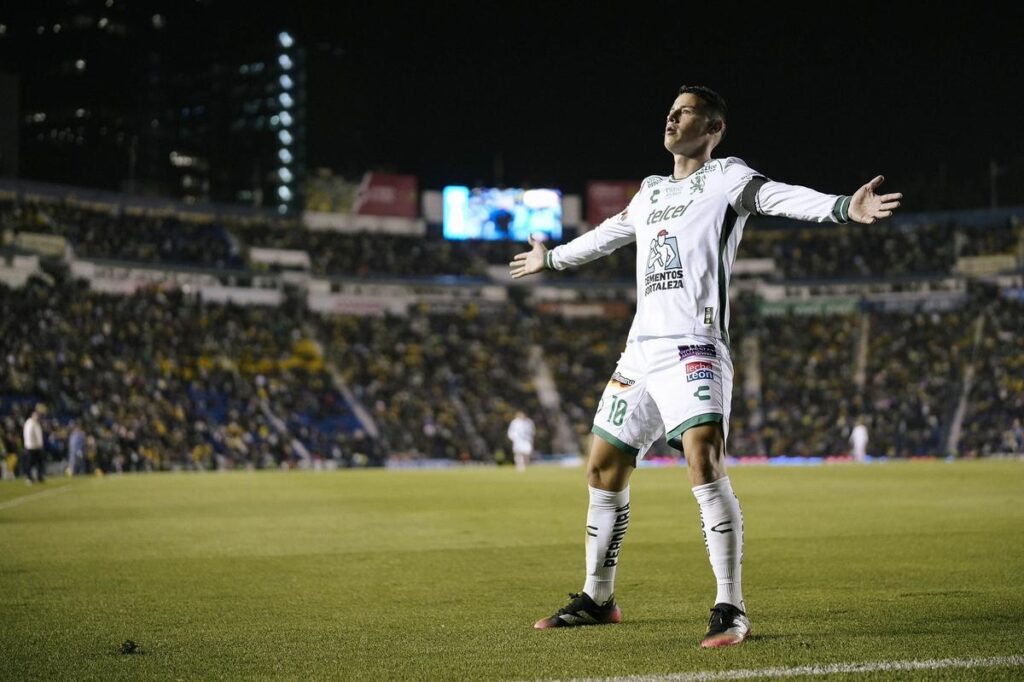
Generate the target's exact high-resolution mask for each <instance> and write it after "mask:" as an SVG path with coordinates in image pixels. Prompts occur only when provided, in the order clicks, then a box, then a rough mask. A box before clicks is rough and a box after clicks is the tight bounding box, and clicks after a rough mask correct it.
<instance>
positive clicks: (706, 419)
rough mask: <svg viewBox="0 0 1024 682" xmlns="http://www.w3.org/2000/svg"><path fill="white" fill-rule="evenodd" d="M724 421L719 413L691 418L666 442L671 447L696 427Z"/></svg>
mask: <svg viewBox="0 0 1024 682" xmlns="http://www.w3.org/2000/svg"><path fill="white" fill-rule="evenodd" d="M722 420H723V417H722V415H721V414H719V413H717V412H708V413H707V414H698V415H697V416H696V417H690V418H689V419H687V420H686V421H684V422H683V423H682V424H680V425H679V426H677V427H676V428H674V429H672V430H671V431H669V432H668V435H667V436H666V437H665V440H667V441H670V442H669V445H671V444H672V443H671V441H672V440H674V439H676V438H680V439H681V438H682V436H683V434H684V433H686V432H687V431H688V430H690V429H692V428H693V427H694V426H700V425H701V424H712V423H721V422H722ZM595 428H596V427H595ZM679 449H680V450H682V448H679Z"/></svg>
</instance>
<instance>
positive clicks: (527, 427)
mask: <svg viewBox="0 0 1024 682" xmlns="http://www.w3.org/2000/svg"><path fill="white" fill-rule="evenodd" d="M534 433H536V427H535V426H534V424H533V420H532V419H530V418H529V417H527V416H526V413H524V412H523V411H522V410H520V411H519V412H516V416H515V419H513V420H512V422H511V423H509V425H508V439H509V440H510V441H512V455H513V457H514V458H515V462H516V470H517V471H526V467H527V465H528V464H529V463H530V456H531V455H532V454H533V435H534Z"/></svg>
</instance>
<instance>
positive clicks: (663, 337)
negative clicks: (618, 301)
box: [510, 86, 902, 648]
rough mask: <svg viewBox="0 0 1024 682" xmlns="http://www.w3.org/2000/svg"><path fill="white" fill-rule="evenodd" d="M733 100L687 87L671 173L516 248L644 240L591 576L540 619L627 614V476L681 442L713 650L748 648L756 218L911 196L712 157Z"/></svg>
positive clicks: (614, 404)
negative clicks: (739, 365) (748, 405)
mask: <svg viewBox="0 0 1024 682" xmlns="http://www.w3.org/2000/svg"><path fill="white" fill-rule="evenodd" d="M725 119H726V106H725V102H724V101H723V100H722V98H721V96H719V95H718V94H717V93H715V92H714V91H712V90H710V89H708V88H704V87H699V86H697V87H691V86H684V87H683V88H681V89H680V91H679V96H678V97H676V99H675V101H674V102H673V103H672V107H671V109H670V110H669V114H668V118H667V121H666V125H665V132H664V144H665V148H666V149H667V150H668V151H669V152H670V153H671V154H672V157H673V160H674V165H673V172H672V175H670V176H651V177H648V178H647V179H645V180H644V182H643V184H642V185H641V188H640V191H639V192H638V193H637V194H636V196H634V197H633V199H632V201H631V202H630V204H629V206H628V207H627V208H626V210H624V211H623V212H622V213H621V214H619V215H618V216H615V217H613V218H609V219H608V220H606V221H605V222H603V223H601V224H600V225H599V226H597V228H595V229H593V230H591V231H590V232H587V233H585V234H583V235H581V236H579V237H577V238H576V239H574V240H572V241H571V242H569V243H568V244H564V245H562V246H559V247H557V248H555V249H552V250H551V251H548V250H547V249H546V248H545V247H544V245H543V244H541V243H539V242H535V241H533V240H531V244H532V246H533V248H532V250H531V251H529V252H527V253H521V254H518V255H516V256H515V257H514V259H513V261H512V262H511V263H510V267H511V273H512V276H513V277H515V278H519V277H525V276H527V275H530V274H534V273H537V272H541V271H542V270H544V269H545V268H547V269H553V270H563V269H565V268H567V267H574V266H578V265H582V264H583V263H586V262H589V261H592V260H594V259H596V258H599V257H601V256H605V255H608V254H609V253H611V252H612V251H614V250H615V249H617V248H618V247H620V246H623V245H624V244H628V243H630V242H636V245H637V310H636V316H635V318H634V320H633V326H632V327H631V329H630V332H629V337H628V339H627V342H626V349H625V351H624V352H623V353H622V356H621V358H620V360H619V364H618V366H617V367H616V369H615V373H614V374H613V375H612V379H611V381H609V383H608V386H607V388H606V389H605V391H604V395H603V396H602V398H601V402H600V404H599V405H598V408H597V414H595V415H594V427H593V433H594V434H595V435H596V436H597V438H594V439H592V444H591V450H590V457H589V459H588V462H587V476H588V479H589V484H590V507H589V511H588V514H587V542H586V569H587V573H586V579H585V582H584V585H583V589H582V591H581V592H580V593H578V594H574V595H572V596H571V598H570V602H569V604H568V605H566V606H565V607H563V608H561V609H559V610H558V611H557V612H556V613H555V614H554V615H552V616H550V617H548V618H542V619H541V620H539V621H537V623H536V624H535V625H534V627H536V628H540V629H545V628H551V627H565V626H574V625H594V624H605V623H618V622H619V621H620V620H621V618H622V613H621V611H620V610H619V607H618V605H617V604H616V601H615V597H614V594H613V592H614V584H615V571H616V568H617V567H618V561H619V555H620V552H621V548H622V544H623V541H624V539H625V535H626V531H627V529H628V528H629V517H630V508H629V478H630V475H631V474H632V472H633V469H634V468H635V467H636V460H637V458H638V457H639V458H642V457H643V456H644V454H646V452H647V450H648V449H649V448H650V446H651V445H652V444H653V443H654V441H655V440H657V439H658V438H659V437H660V436H662V435H665V436H666V438H667V440H668V442H669V443H670V444H671V445H673V446H675V447H677V448H679V449H681V450H682V451H683V453H684V454H685V455H686V463H687V468H688V473H689V478H690V484H691V486H692V489H693V494H694V496H695V497H696V499H697V502H698V505H699V507H700V518H701V528H702V530H703V532H704V540H705V545H706V547H707V550H708V556H709V558H710V561H711V568H712V571H713V572H714V575H715V578H716V581H717V584H718V592H717V595H716V597H715V605H714V607H713V608H712V609H711V618H710V620H709V623H708V630H707V632H706V634H705V635H704V638H703V640H702V641H701V646H703V647H705V648H713V647H720V646H729V645H733V644H739V643H741V642H743V641H744V639H746V637H747V635H748V634H749V632H750V621H749V620H748V618H747V615H746V606H745V604H744V601H743V592H742V588H741V581H740V578H741V574H740V567H741V562H742V555H743V517H742V514H741V513H740V506H739V501H738V500H737V498H736V496H735V494H734V493H733V491H732V487H731V485H730V483H729V478H728V476H726V472H725V454H726V449H725V444H726V438H727V436H728V433H729V408H730V399H731V396H732V359H731V357H730V354H729V332H728V326H729V296H728V287H729V275H730V272H731V269H732V263H733V260H734V259H735V257H736V250H737V247H738V246H739V242H740V238H741V237H742V235H743V227H744V224H745V223H746V220H747V218H748V217H749V216H750V215H754V214H764V215H780V216H788V217H792V218H797V219H801V220H811V221H816V222H824V221H827V220H832V221H835V222H848V221H850V220H853V221H855V222H860V223H873V222H874V221H875V220H877V219H879V218H885V217H888V216H889V215H891V214H892V211H893V210H895V209H896V208H897V207H898V206H899V199H900V198H901V197H902V195H900V194H887V195H877V194H875V189H876V188H877V187H878V186H879V185H880V184H881V183H882V177H881V176H879V177H876V178H875V179H873V180H872V181H871V182H869V183H867V184H866V185H864V186H863V187H861V188H860V189H858V190H857V191H856V193H854V194H853V195H852V196H836V195H828V194H821V193H819V192H816V191H814V190H811V189H807V188H805V187H798V186H793V185H786V184H783V183H779V182H771V181H769V180H768V179H766V178H765V177H764V176H762V175H760V174H759V173H757V172H755V171H753V170H751V169H750V168H749V167H747V165H746V164H744V163H743V161H741V160H739V159H736V158H727V159H712V158H711V152H712V150H714V148H715V147H716V146H717V145H718V143H719V142H721V140H722V136H723V135H724V133H725Z"/></svg>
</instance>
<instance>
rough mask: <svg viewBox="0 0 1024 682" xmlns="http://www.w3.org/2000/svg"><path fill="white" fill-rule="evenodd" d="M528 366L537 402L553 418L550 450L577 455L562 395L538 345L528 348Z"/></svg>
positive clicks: (577, 450) (574, 439) (576, 446)
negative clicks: (531, 373)
mask: <svg viewBox="0 0 1024 682" xmlns="http://www.w3.org/2000/svg"><path fill="white" fill-rule="evenodd" d="M529 366H530V370H531V371H532V372H533V385H534V387H535V389H536V391H537V401H538V402H540V404H541V406H542V407H543V408H544V409H546V410H548V412H549V413H550V414H551V415H552V416H553V417H554V419H553V421H554V426H555V434H554V437H553V438H552V439H551V445H552V449H553V450H554V451H555V452H557V453H559V454H572V455H577V454H579V446H578V445H577V442H576V436H575V434H574V433H573V430H572V424H571V423H570V421H569V417H568V416H567V415H566V414H565V412H563V411H562V395H561V394H560V393H559V392H558V386H557V385H556V384H555V378H554V375H553V374H552V373H551V367H550V366H549V365H548V363H547V360H545V359H544V349H543V348H541V347H540V346H538V345H534V346H531V347H530V356H529Z"/></svg>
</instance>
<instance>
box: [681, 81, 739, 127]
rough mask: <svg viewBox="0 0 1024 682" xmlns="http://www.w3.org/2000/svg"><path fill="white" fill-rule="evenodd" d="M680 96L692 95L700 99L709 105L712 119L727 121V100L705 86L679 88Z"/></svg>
mask: <svg viewBox="0 0 1024 682" xmlns="http://www.w3.org/2000/svg"><path fill="white" fill-rule="evenodd" d="M679 94H680V95H686V94H690V95H696V96H697V97H700V98H701V99H702V100H704V103H705V104H707V105H708V113H710V114H711V117H712V118H718V119H721V120H723V121H724V120H725V116H726V114H727V113H728V110H729V108H728V107H727V106H725V99H724V98H723V97H722V96H721V95H719V94H718V93H717V92H715V91H714V90H712V89H711V88H707V87H704V86H703V85H684V86H683V87H681V88H679Z"/></svg>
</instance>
